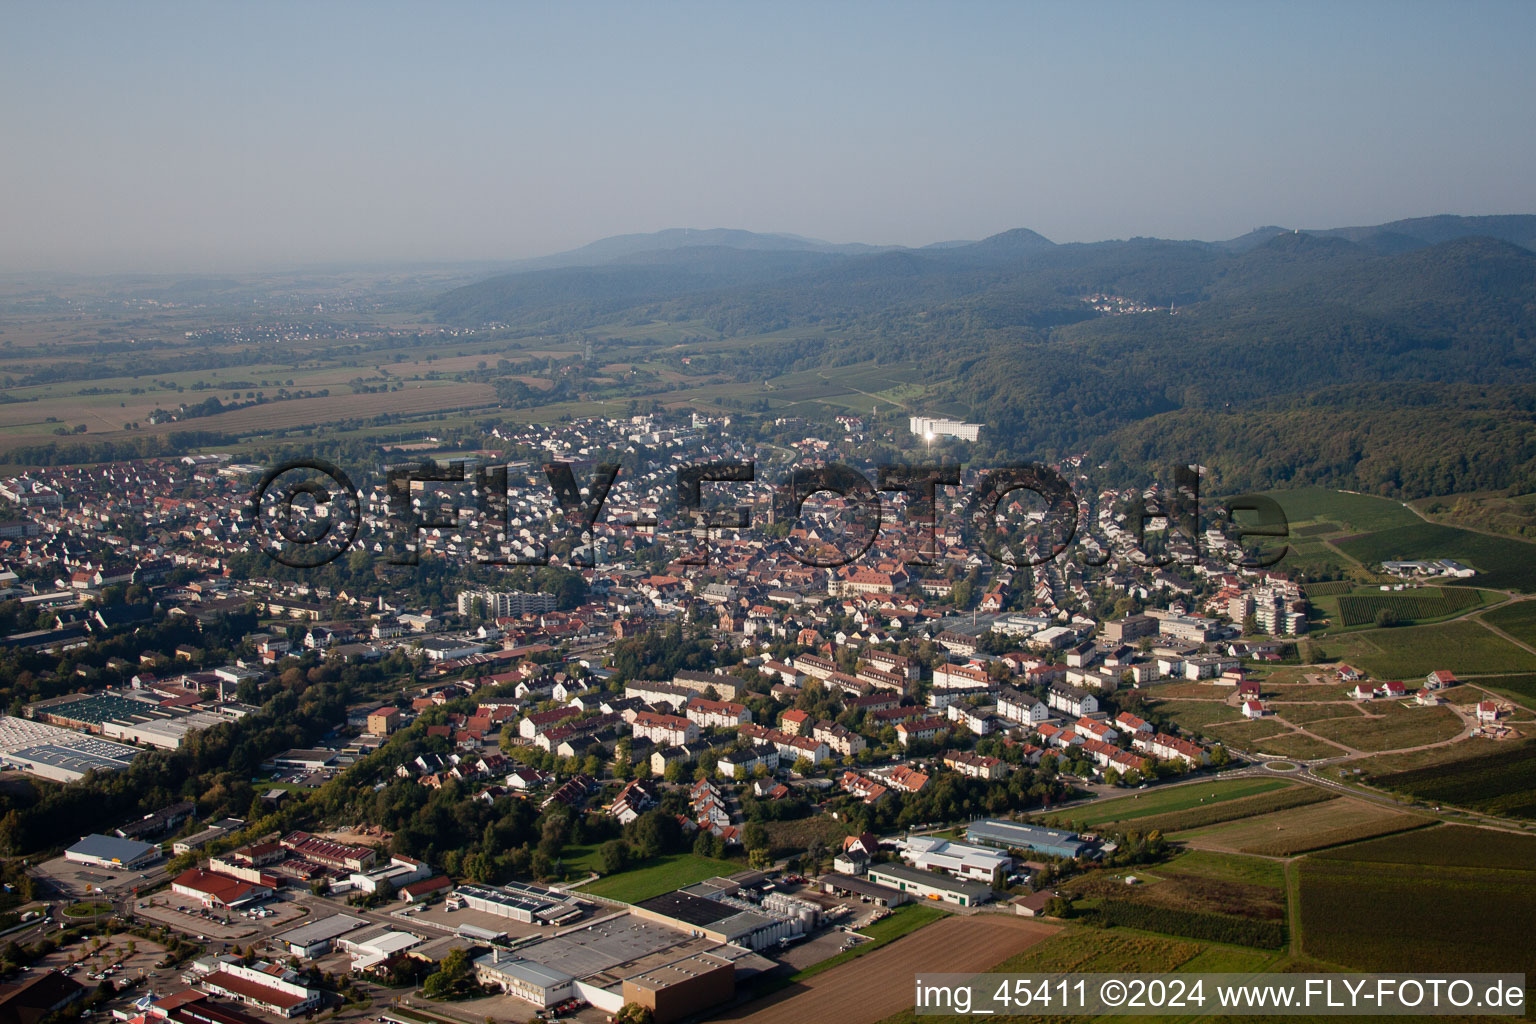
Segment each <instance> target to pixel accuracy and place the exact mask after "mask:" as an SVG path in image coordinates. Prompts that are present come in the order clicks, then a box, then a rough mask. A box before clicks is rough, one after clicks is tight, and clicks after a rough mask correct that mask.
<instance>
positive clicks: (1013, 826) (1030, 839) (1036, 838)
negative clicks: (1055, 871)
mask: <svg viewBox="0 0 1536 1024" xmlns="http://www.w3.org/2000/svg"><path fill="white" fill-rule="evenodd" d="M965 838H966V840H967V841H968V842H971V843H975V844H977V845H979V846H993V847H998V848H1001V849H1005V850H1029V851H1032V852H1034V853H1043V854H1046V855H1048V856H1051V857H1070V858H1077V857H1091V856H1094V855H1095V854H1096V852H1097V848H1096V847H1095V846H1094V845H1093V844H1092V843H1090V842H1087V841H1086V840H1084V839H1082V838H1080V837H1079V836H1078V835H1077V833H1076V832H1063V831H1062V830H1061V829H1055V828H1040V827H1039V826H1037V825H1020V824H1019V823H1018V822H1016V821H1005V820H1004V819H1002V818H978V819H977V820H975V821H973V822H971V823H970V824H969V825H967V826H966V828H965Z"/></svg>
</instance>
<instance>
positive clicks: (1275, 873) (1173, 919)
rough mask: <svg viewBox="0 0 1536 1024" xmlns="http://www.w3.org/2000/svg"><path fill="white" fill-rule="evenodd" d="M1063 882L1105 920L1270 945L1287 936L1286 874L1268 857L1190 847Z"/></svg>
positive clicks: (1198, 936) (1178, 933)
mask: <svg viewBox="0 0 1536 1024" xmlns="http://www.w3.org/2000/svg"><path fill="white" fill-rule="evenodd" d="M1127 877H1132V878H1134V879H1136V881H1135V883H1134V884H1132V883H1130V882H1128V881H1127ZM1062 888H1063V890H1065V891H1068V892H1071V893H1073V894H1074V895H1075V896H1076V897H1077V898H1078V901H1079V902H1078V904H1077V907H1078V909H1079V910H1080V911H1082V912H1086V913H1090V914H1093V915H1094V916H1095V917H1096V918H1097V919H1098V920H1099V921H1100V922H1101V923H1103V924H1106V925H1126V926H1130V927H1134V928H1138V929H1142V930H1146V931H1155V932H1162V933H1164V934H1169V935H1175V936H1179V937H1181V938H1190V939H1202V940H1207V941H1216V942H1232V943H1236V944H1239V945H1252V946H1261V947H1272V948H1278V947H1280V946H1281V945H1283V944H1284V941H1285V924H1284V921H1285V917H1286V896H1285V876H1284V872H1283V871H1282V870H1281V868H1280V865H1279V864H1276V863H1274V862H1271V861H1263V860H1258V859H1257V858H1251V857H1237V856H1231V855H1225V854H1214V853H1207V852H1204V851H1193V852H1190V853H1185V854H1182V855H1180V856H1179V857H1176V858H1174V859H1173V860H1171V861H1169V862H1168V863H1166V864H1158V865H1153V866H1151V867H1147V868H1142V869H1133V870H1132V871H1131V872H1129V873H1122V872H1119V871H1115V872H1109V871H1095V872H1090V873H1089V874H1086V875H1082V876H1079V877H1078V878H1074V879H1072V880H1071V881H1070V882H1068V883H1066V884H1065V885H1064V886H1063V887H1062ZM1254 925H1257V926H1258V927H1253V926H1254Z"/></svg>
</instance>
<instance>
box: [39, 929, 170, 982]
mask: <svg viewBox="0 0 1536 1024" xmlns="http://www.w3.org/2000/svg"><path fill="white" fill-rule="evenodd" d="M164 956H165V947H164V946H162V945H160V944H159V943H158V942H152V941H150V940H149V939H144V938H140V937H139V936H137V935H113V936H111V937H110V938H107V939H104V940H102V944H101V945H100V946H97V945H96V940H94V939H89V940H86V941H84V942H77V943H74V944H72V945H69V946H66V947H64V948H63V949H56V950H54V951H53V952H51V953H49V954H48V955H47V956H45V957H43V958H42V959H41V960H39V961H37V962H36V963H35V964H33V965H32V968H33V970H59V971H63V972H64V973H65V974H67V975H68V976H69V977H71V978H73V979H74V980H75V981H77V982H79V983H80V984H81V985H84V986H86V987H87V988H90V987H92V986H93V985H94V984H95V983H96V982H98V981H101V980H108V981H111V982H112V983H113V984H115V985H119V986H121V985H123V984H124V983H128V982H134V981H138V980H139V979H141V978H148V977H153V976H154V974H155V973H156V971H157V968H156V966H155V965H156V964H158V963H159V962H160V960H161V958H163V957H164Z"/></svg>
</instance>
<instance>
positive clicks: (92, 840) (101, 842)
mask: <svg viewBox="0 0 1536 1024" xmlns="http://www.w3.org/2000/svg"><path fill="white" fill-rule="evenodd" d="M159 849H160V848H159V847H158V846H156V845H155V844H154V843H141V842H139V841H138V840H136V839H119V838H118V837H117V836H104V835H100V834H94V833H93V834H92V835H88V836H86V837H85V838H84V839H81V840H80V841H79V842H78V843H76V844H75V845H74V846H71V847H70V848H69V849H68V850H67V851H66V852H67V853H74V854H78V855H80V856H83V857H97V858H100V859H101V860H115V861H118V862H120V863H123V864H131V863H132V862H134V861H136V860H138V859H139V858H140V857H142V856H144V855H145V854H146V853H150V852H153V851H157V850H159Z"/></svg>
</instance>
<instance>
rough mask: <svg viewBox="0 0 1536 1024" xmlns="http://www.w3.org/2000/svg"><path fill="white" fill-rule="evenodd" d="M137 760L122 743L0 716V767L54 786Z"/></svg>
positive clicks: (116, 768)
mask: <svg viewBox="0 0 1536 1024" xmlns="http://www.w3.org/2000/svg"><path fill="white" fill-rule="evenodd" d="M138 756H139V751H138V749H137V748H135V747H130V746H127V745H125V744H122V743H113V742H112V741H110V740H104V739H101V738H100V737H98V736H90V735H87V734H85V733H79V732H72V731H71V730H69V729H62V728H60V727H59V726H56V725H48V724H47V723H45V722H34V721H32V720H31V719H27V718H17V717H15V716H13V715H0V764H5V765H14V766H15V767H17V768H19V769H21V770H22V771H24V772H30V773H31V774H33V775H37V776H41V777H42V778H45V779H52V780H53V781H54V782H77V781H79V780H80V779H82V778H84V777H85V773H86V772H90V771H96V772H115V771H120V770H121V769H123V768H126V767H128V765H129V764H130V763H131V762H132V761H133V759H134V758H135V757H138Z"/></svg>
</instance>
